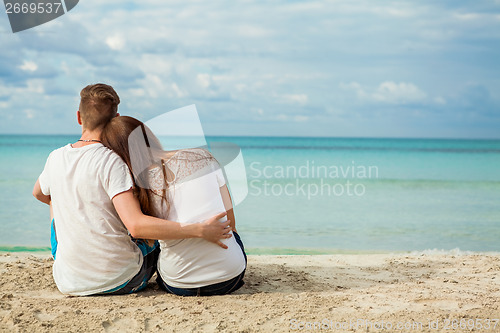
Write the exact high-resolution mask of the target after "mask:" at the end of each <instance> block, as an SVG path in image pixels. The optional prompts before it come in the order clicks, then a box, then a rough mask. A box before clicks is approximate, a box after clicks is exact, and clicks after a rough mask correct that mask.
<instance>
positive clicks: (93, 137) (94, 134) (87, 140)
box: [71, 129, 102, 148]
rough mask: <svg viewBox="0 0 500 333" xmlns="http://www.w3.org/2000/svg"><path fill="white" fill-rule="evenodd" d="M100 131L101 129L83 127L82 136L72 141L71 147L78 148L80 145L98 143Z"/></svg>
mask: <svg viewBox="0 0 500 333" xmlns="http://www.w3.org/2000/svg"><path fill="white" fill-rule="evenodd" d="M101 133H102V130H94V131H89V130H86V129H83V130H82V136H81V137H80V140H78V141H77V142H75V143H73V144H72V145H71V147H73V148H80V147H84V146H88V145H91V144H95V143H99V142H100V141H101Z"/></svg>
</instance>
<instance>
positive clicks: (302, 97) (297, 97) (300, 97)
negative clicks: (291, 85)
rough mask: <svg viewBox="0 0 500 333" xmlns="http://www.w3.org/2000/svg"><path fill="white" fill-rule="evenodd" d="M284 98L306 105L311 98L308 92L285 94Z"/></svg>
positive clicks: (287, 100) (289, 101) (293, 102)
mask: <svg viewBox="0 0 500 333" xmlns="http://www.w3.org/2000/svg"><path fill="white" fill-rule="evenodd" d="M282 98H283V99H284V100H285V101H286V102H288V103H292V104H299V105H305V104H306V103H307V101H308V100H309V97H308V96H307V95H306V94H285V95H283V96H282Z"/></svg>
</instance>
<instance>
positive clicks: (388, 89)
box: [340, 81, 427, 104]
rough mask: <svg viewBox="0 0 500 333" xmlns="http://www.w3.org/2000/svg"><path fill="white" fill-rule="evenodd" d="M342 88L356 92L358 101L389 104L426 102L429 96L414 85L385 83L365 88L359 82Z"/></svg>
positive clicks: (343, 85)
mask: <svg viewBox="0 0 500 333" xmlns="http://www.w3.org/2000/svg"><path fill="white" fill-rule="evenodd" d="M340 88H342V89H344V90H351V91H354V92H355V93H356V95H357V97H358V99H361V100H365V101H371V102H381V103H389V104H409V103H418V102H425V101H426V99H427V94H426V93H425V92H423V91H422V90H421V89H420V88H418V87H417V86H416V85H415V84H413V83H407V82H400V83H396V82H393V81H385V82H382V83H380V84H379V85H378V86H377V87H376V88H369V87H368V88H366V87H363V86H362V85H361V84H359V83H358V82H351V83H341V84H340Z"/></svg>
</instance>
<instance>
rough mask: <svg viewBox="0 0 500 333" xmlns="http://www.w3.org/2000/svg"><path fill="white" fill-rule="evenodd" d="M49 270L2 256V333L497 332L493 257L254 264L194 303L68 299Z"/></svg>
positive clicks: (278, 259) (272, 259)
mask: <svg viewBox="0 0 500 333" xmlns="http://www.w3.org/2000/svg"><path fill="white" fill-rule="evenodd" d="M51 269H52V260H51V259H50V257H49V255H48V254H46V255H45V254H44V255H37V256H34V255H30V254H27V253H15V254H14V253H7V254H6V253H4V254H0V273H1V279H0V331H1V332H288V331H292V332H293V331H307V332H310V331H320V332H352V331H357V332H367V331H368V332H469V331H471V329H472V328H473V331H479V332H500V322H498V323H496V322H495V321H494V320H493V319H500V255H496V254H495V255H494V254H473V255H470V254H468V255H465V254H464V255H461V254H456V255H452V254H449V253H448V254H411V255H408V254H370V255H323V256H322V255H318V256H316V255H315V256H249V267H248V270H247V276H246V278H245V281H246V285H245V286H244V287H243V288H242V289H240V290H239V291H237V292H236V293H234V294H232V295H226V296H215V297H192V298H183V297H178V296H173V295H168V294H166V293H164V292H162V291H161V290H158V288H157V286H156V285H155V284H154V283H153V282H151V283H150V285H149V286H148V288H147V289H146V290H145V291H143V292H141V293H138V294H134V295H126V296H99V297H68V296H64V295H62V294H61V293H59V291H58V290H57V288H56V286H55V284H54V282H53V280H52V275H51ZM488 320H490V321H489V322H488ZM488 324H489V326H488ZM495 324H496V327H495V328H494V327H493V326H494V325H495ZM460 325H461V327H462V328H460ZM480 326H482V327H480ZM486 327H488V329H486Z"/></svg>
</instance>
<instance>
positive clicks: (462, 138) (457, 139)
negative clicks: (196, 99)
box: [0, 133, 500, 142]
mask: <svg viewBox="0 0 500 333" xmlns="http://www.w3.org/2000/svg"><path fill="white" fill-rule="evenodd" d="M80 135H81V133H54V134H52V133H50V134H49V133H0V136H44V137H69V136H76V137H77V136H80ZM182 137H194V136H191V135H186V136H182ZM205 137H207V138H281V139H338V140H344V139H345V140H402V141H404V140H407V141H412V140H428V141H499V142H500V137H497V138H487V137H483V138H481V137H470V138H469V137H417V136H415V137H410V136H408V137H404V136H394V137H390V136H387V137H384V136H307V135H298V136H293V135H210V134H207V135H205Z"/></svg>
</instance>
